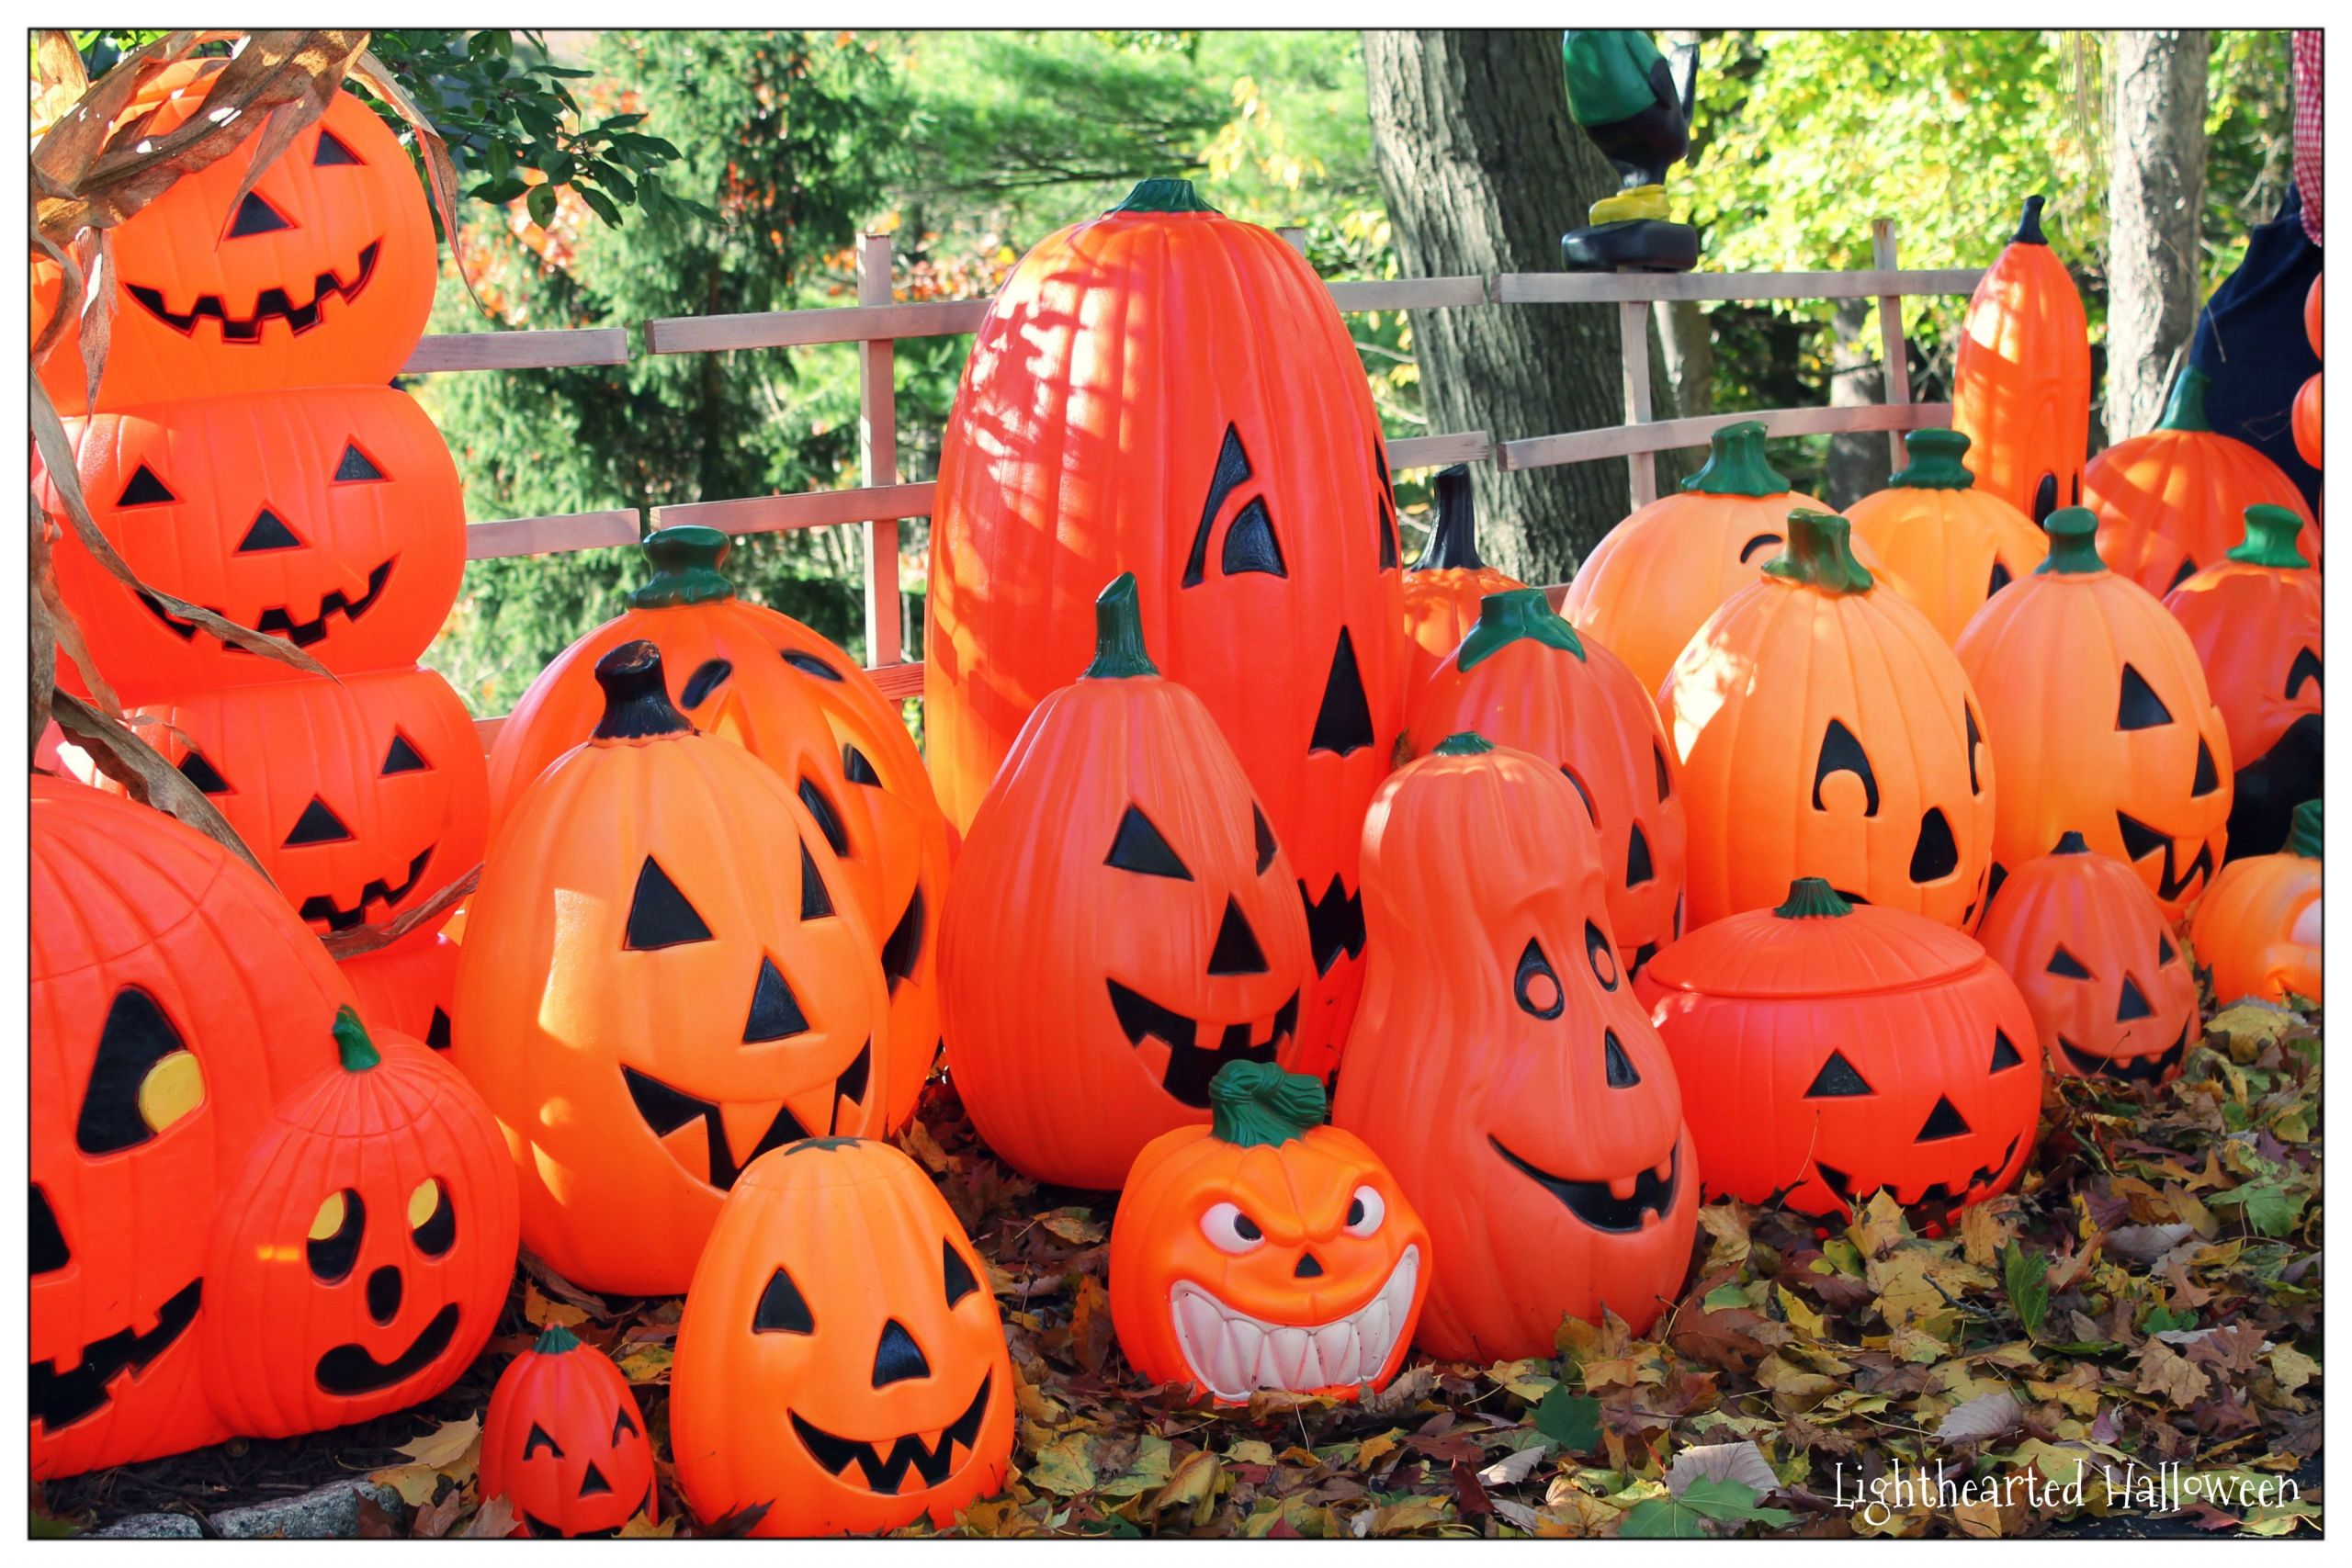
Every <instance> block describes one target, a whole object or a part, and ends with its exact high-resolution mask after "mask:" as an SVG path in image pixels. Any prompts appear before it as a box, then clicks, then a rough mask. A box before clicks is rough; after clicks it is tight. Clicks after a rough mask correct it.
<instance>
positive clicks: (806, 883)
mask: <svg viewBox="0 0 2352 1568" xmlns="http://www.w3.org/2000/svg"><path fill="white" fill-rule="evenodd" d="M832 912H833V896H832V894H831V891H829V890H828V889H827V888H826V886H825V878H824V875H823V874H822V873H820V872H819V871H818V869H817V857H816V856H815V855H812V854H810V853H809V846H808V845H807V844H806V843H803V844H802V845H801V846H800V918H801V919H804V920H821V919H826V918H827V917H828V916H830V915H831V913H832Z"/></svg>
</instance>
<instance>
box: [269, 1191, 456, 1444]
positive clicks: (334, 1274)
mask: <svg viewBox="0 0 2352 1568" xmlns="http://www.w3.org/2000/svg"><path fill="white" fill-rule="evenodd" d="M371 1225H372V1226H373V1227H374V1229H375V1231H376V1233H377V1236H376V1245H375V1246H374V1247H370V1246H369V1245H368V1233H369V1229H370V1227H371ZM393 1232H404V1233H405V1234H404V1235H398V1236H395V1235H391V1233H393ZM457 1244H458V1205H457V1201H456V1198H455V1196H454V1195H453V1194H452V1193H451V1192H450V1190H449V1187H448V1184H447V1182H445V1181H442V1180H441V1179H438V1178H435V1177H428V1178H426V1179H424V1181H422V1182H420V1183H418V1184H417V1185H416V1187H414V1188H413V1190H411V1191H410V1192H409V1193H408V1194H407V1209H406V1212H405V1213H393V1214H390V1215H386V1214H383V1213H375V1214H370V1213H368V1203H367V1200H366V1199H365V1197H363V1196H362V1194H361V1193H360V1192H359V1190H357V1189H356V1188H342V1189H339V1190H335V1191H333V1192H330V1193H328V1194H327V1195H326V1197H325V1198H324V1199H323V1200H322V1201H321V1202H320V1204H319V1207H318V1212H317V1213H316V1214H315V1215H313V1217H312V1219H311V1230H310V1235H309V1237H308V1239H307V1240H306V1241H305V1242H304V1244H303V1261H304V1263H305V1265H306V1266H307V1267H308V1268H309V1269H310V1273H311V1280H313V1281H315V1282H316V1283H317V1284H318V1285H319V1286H320V1288H321V1289H322V1290H323V1291H325V1292H327V1294H328V1298H329V1300H330V1301H331V1302H333V1303H335V1304H336V1305H337V1306H338V1307H343V1306H345V1304H346V1303H351V1295H350V1292H355V1291H356V1292H358V1293H359V1295H358V1301H357V1303H356V1304H358V1305H360V1306H361V1307H363V1309H364V1310H365V1312H366V1313H367V1315H368V1320H369V1321H370V1322H372V1323H374V1324H375V1325H377V1326H378V1327H379V1328H389V1327H390V1326H391V1325H393V1324H394V1323H395V1322H397V1321H398V1320H399V1319H400V1316H401V1306H402V1305H403V1303H405V1302H406V1300H407V1297H408V1295H409V1292H411V1291H412V1290H413V1289H415V1288H417V1285H418V1283H419V1281H420V1280H422V1279H424V1278H428V1277H429V1275H419V1274H417V1273H415V1272H414V1271H415V1270H416V1269H417V1268H418V1266H419V1265H420V1264H423V1263H429V1262H438V1261H439V1260H440V1259H442V1258H447V1256H448V1255H449V1251H450V1249H451V1248H452V1247H456V1246H457ZM457 1332H458V1305H457V1303H455V1302H449V1303H444V1304H443V1305H442V1306H441V1308H440V1309H439V1310H438V1311H436V1312H435V1313H434V1314H433V1315H432V1316H431V1317H430V1318H429V1319H427V1320H426V1321H425V1323H424V1326H423V1327H421V1328H420V1329H418V1330H417V1332H416V1334H415V1335H414V1336H413V1337H412V1338H411V1339H410V1340H409V1342H408V1344H407V1345H406V1346H404V1347H403V1348H401V1350H399V1351H398V1352H397V1353H396V1354H394V1355H393V1356H392V1357H391V1358H390V1359H389V1360H387V1359H379V1358H378V1357H377V1356H376V1354H375V1353H374V1352H373V1351H370V1350H369V1349H368V1348H367V1347H366V1346H364V1345H361V1344H358V1343H356V1341H346V1342H345V1343H343V1344H340V1345H335V1346H333V1347H331V1348H329V1349H328V1350H327V1351H326V1352H325V1354H323V1355H322V1356H321V1357H320V1358H319V1360H318V1366H317V1368H316V1370H315V1372H314V1376H315V1377H316V1379H317V1381H318V1385H319V1388H320V1390H321V1391H322V1393H329V1394H333V1395H334V1396H335V1397H337V1398H342V1399H356V1398H359V1397H361V1396H363V1395H367V1394H371V1393H380V1392H382V1391H383V1390H385V1389H389V1388H394V1387H397V1386H398V1385H400V1384H401V1383H403V1382H407V1381H408V1380H409V1379H411V1378H413V1377H414V1376H416V1375H417V1374H418V1373H419V1372H422V1371H424V1370H425V1369H426V1368H427V1367H430V1366H431V1365H432V1364H433V1363H434V1362H435V1361H436V1360H438V1359H440V1358H441V1355H442V1353H443V1352H444V1351H446V1350H447V1349H448V1348H449V1343H450V1341H451V1340H452V1339H454V1338H455V1337H457Z"/></svg>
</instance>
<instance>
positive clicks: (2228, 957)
mask: <svg viewBox="0 0 2352 1568" xmlns="http://www.w3.org/2000/svg"><path fill="white" fill-rule="evenodd" d="M2320 848H2321V807H2320V803H2319V802H2318V801H2316V800H2307V801H2305V802H2303V804H2302V805H2301V806H2299V807H2296V808H2295V826H2294V829H2293V830H2292V831H2291V832H2290V833H2289V834H2288V836H2287V842H2286V844H2285V845H2284V846H2283V847H2282V848H2281V849H2280V850H2279V851H2278V853H2276V854H2267V855H2253V856H2250V857H2248V858H2247V859H2245V860H2242V861H2233V862H2232V863H2230V864H2228V865H2225V866H2223V867H2222V874H2221V875H2219V876H2217V877H2215V878H2214V879H2213V890H2212V891H2211V892H2210V893H2208V894H2206V895H2205V897H2204V900H2203V901H2202V902H2201V903H2199V905H2198V906H2197V920H2196V923H2195V924H2194V925H2192V926H2191V927H2190V928H2189V936H2190V939H2191V940H2192V941H2194V942H2196V944H2197V961H2198V962H2199V964H2204V965H2205V966H2206V967H2207V968H2209V969H2211V971H2212V972H2213V997H2214V999H2215V1000H2217V1001H2219V1002H2221V1003H2222V1004H2223V1005H2224V1006H2227V1005H2228V1004H2229V1003H2231V1002H2233V1001H2235V1000H2237V999H2238V998H2241V997H2260V998H2263V999H2264V1000H2266V1001H2273V1002H2278V1001H2284V1000H2286V999H2287V993H2288V992H2290V991H2292V992H2294V993H2295V994H2296V995H2298V996H2304V997H2309V998H2311V999H2312V1000H2313V1001H2315V1002H2316V1001H2322V1000H2324V997H2323V995H2322V991H2321V984H2320V982H2321V976H2320V935H2321V931H2320V920H2321V898H2320V895H2321V875H2320Z"/></svg>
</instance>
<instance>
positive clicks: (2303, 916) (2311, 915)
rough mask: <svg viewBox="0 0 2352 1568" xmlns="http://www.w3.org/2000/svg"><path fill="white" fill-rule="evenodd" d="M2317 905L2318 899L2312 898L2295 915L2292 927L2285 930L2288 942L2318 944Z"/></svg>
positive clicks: (2303, 944) (2308, 944) (2307, 944)
mask: <svg viewBox="0 0 2352 1568" xmlns="http://www.w3.org/2000/svg"><path fill="white" fill-rule="evenodd" d="M2319 905H2320V901H2319V900H2318V899H2316V898H2314V899H2312V901H2311V902H2310V903H2308V904H2306V905H2304V906H2303V908H2302V912H2301V913H2300V914H2298V915H2297V916H2296V917H2295V924H2294V926H2293V928H2292V929H2291V930H2290V931H2288V932H2287V940H2288V941H2289V942H2293V943H2295V944H2296V945H2297V946H2299V947H2317V946H2318V945H2319Z"/></svg>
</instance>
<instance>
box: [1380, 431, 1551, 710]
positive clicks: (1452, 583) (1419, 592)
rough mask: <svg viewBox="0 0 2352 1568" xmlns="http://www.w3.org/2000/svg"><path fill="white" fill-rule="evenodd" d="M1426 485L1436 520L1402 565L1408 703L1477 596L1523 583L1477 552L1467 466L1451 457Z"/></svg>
mask: <svg viewBox="0 0 2352 1568" xmlns="http://www.w3.org/2000/svg"><path fill="white" fill-rule="evenodd" d="M1430 488H1431V489H1432V490H1434V491H1436V493H1437V520H1436V521H1435V522H1434V523H1432V524H1431V525H1430V536H1429V538H1428V540H1427V541H1426V542H1425V543H1424V544H1423V545H1422V546H1421V553H1420V554H1419V556H1418V557H1416V558H1414V561H1413V564H1412V565H1411V566H1410V567H1408V568H1407V569H1406V571H1405V635H1406V636H1407V637H1409V638H1411V639H1412V643H1413V648H1412V652H1411V654H1410V656H1409V662H1410V665H1411V668H1410V669H1409V670H1408V672H1407V675H1406V681H1405V693H1406V705H1407V706H1408V709H1409V707H1410V706H1411V703H1412V698H1413V696H1414V695H1415V694H1418V693H1419V691H1420V689H1421V686H1422V684H1423V683H1424V682H1427V681H1428V680H1429V678H1430V673H1431V672H1432V671H1435V670H1436V669H1437V667H1438V666H1439V665H1441V664H1442V663H1444V662H1445V661H1446V660H1448V659H1450V658H1452V657H1453V650H1454V648H1455V647H1456V646H1457V645H1458V644H1459V643H1460V642H1461V641H1462V637H1463V634H1464V633H1465V632H1467V631H1468V630H1469V629H1470V628H1471V627H1472V626H1475V625H1476V623H1477V620H1478V601H1479V600H1481V599H1483V598H1485V597H1486V596H1487V594H1489V593H1500V592H1503V591H1504V590H1506V589H1510V588H1523V587H1525V586H1526V584H1524V583H1522V582H1521V581H1519V580H1518V579H1517V578H1514V577H1511V576H1510V575H1509V574H1508V573H1505V572H1501V571H1498V570H1496V569H1495V568H1493V567H1491V566H1488V565H1487V563H1486V562H1485V561H1484V560H1481V559H1480V558H1479V557H1478V518H1477V513H1476V511H1475V509H1474V508H1473V506H1472V503H1471V500H1470V470H1469V468H1468V467H1467V466H1465V465H1464V464H1461V463H1456V464H1454V465H1453V467H1452V468H1441V469H1439V470H1438V475H1437V478H1436V479H1435V480H1433V481H1432V482H1431V485H1430Z"/></svg>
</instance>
